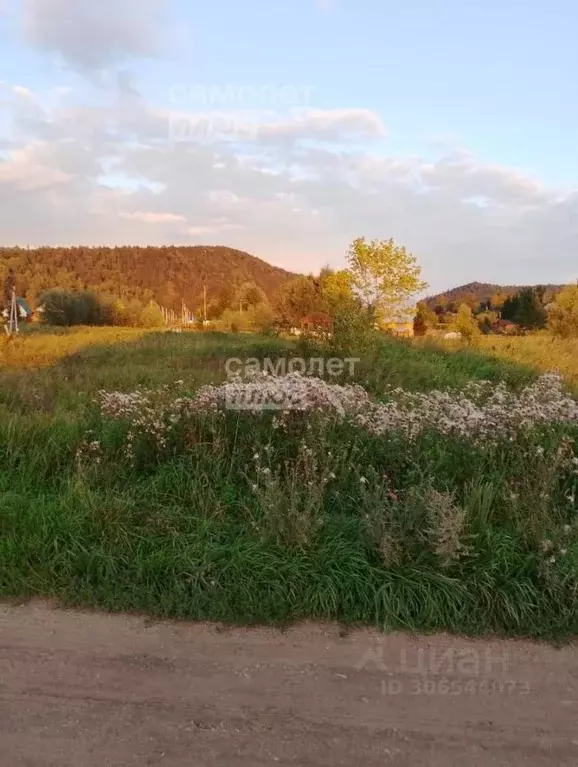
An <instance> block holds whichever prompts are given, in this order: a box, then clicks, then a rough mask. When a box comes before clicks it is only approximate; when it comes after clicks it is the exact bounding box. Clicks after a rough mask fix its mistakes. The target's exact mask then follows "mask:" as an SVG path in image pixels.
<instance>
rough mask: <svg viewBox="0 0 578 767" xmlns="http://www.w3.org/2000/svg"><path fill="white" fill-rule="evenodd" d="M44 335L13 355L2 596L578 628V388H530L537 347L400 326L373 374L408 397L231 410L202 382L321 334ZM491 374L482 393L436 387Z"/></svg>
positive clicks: (260, 614)
mask: <svg viewBox="0 0 578 767" xmlns="http://www.w3.org/2000/svg"><path fill="white" fill-rule="evenodd" d="M44 339H45V340H44ZM44 339H43V338H42V337H41V336H40V335H34V336H31V337H29V338H22V339H17V343H18V346H16V345H15V346H12V347H8V345H7V344H5V345H4V346H3V348H2V349H1V350H0V360H1V362H2V365H1V367H0V409H1V416H2V417H1V418H0V460H1V464H0V466H1V468H0V595H2V596H4V597H19V598H22V597H26V596H31V595H48V596H54V597H57V598H59V599H61V600H63V601H65V602H69V603H75V604H83V605H90V606H99V607H103V608H106V609H111V610H136V611H144V612H147V613H150V614H152V615H157V616H174V617H183V618H194V619H212V620H222V621H233V622H267V621H274V622H284V621H289V620H295V619H299V618H304V617H308V618H322V619H336V620H340V621H344V622H348V623H351V622H362V623H369V624H374V625H378V626H381V627H383V628H384V629H393V628H407V629H419V630H426V631H435V630H452V631H458V632H466V633H481V632H487V631H497V632H503V633H509V634H524V635H531V636H553V635H564V634H574V633H576V632H577V630H578V612H577V610H576V596H577V593H578V525H577V524H576V522H577V510H578V508H577V506H576V502H575V496H576V490H577V485H578V474H577V471H578V468H577V465H578V459H577V458H576V456H577V453H578V449H577V445H578V442H577V438H578V430H577V424H576V422H575V421H572V419H571V418H568V417H566V416H564V417H558V416H557V415H556V413H557V414H558V415H559V414H560V413H564V414H565V413H567V412H569V410H568V408H569V407H571V406H568V404H567V403H566V401H565V400H564V399H563V394H561V393H560V394H559V395H555V397H558V399H556V398H555V397H554V399H552V397H553V396H554V395H552V392H551V389H552V386H551V382H550V384H548V382H546V383H547V385H545V386H544V385H539V386H538V388H535V387H534V388H532V386H533V385H534V384H535V382H536V380H537V377H538V372H537V370H536V368H535V366H533V365H532V364H531V362H532V360H531V359H525V360H524V362H526V363H529V364H524V365H520V364H517V363H515V362H513V361H512V360H510V359H505V358H504V359H497V358H494V357H490V356H487V355H486V354H484V353H482V352H481V351H479V350H478V351H472V350H460V351H457V352H447V351H444V350H443V349H440V348H436V347H427V348H417V347H415V346H412V345H411V344H409V343H405V342H401V341H400V342H395V341H389V342H385V341H384V342H383V343H382V344H380V346H379V348H378V349H377V350H376V351H375V352H372V353H371V355H369V356H366V357H365V358H363V359H362V360H361V361H360V362H359V364H358V365H357V366H356V369H355V382H356V383H358V384H361V385H362V386H363V387H364V389H365V390H366V391H368V392H369V393H370V394H371V396H372V398H374V399H375V402H376V403H379V402H380V401H381V402H383V403H390V405H387V404H382V405H379V404H372V403H371V402H366V401H365V400H364V395H363V392H362V391H360V390H359V389H355V390H348V389H340V388H331V387H325V385H324V384H323V383H322V382H321V383H319V384H316V385H315V386H312V385H309V384H299V383H294V384H292V386H297V387H299V386H302V388H303V391H304V393H305V394H304V397H305V400H304V401H305V402H306V404H307V403H309V404H307V406H306V407H304V409H303V411H291V410H289V411H285V412H281V413H280V412H278V411H266V412H263V413H260V414H255V413H251V412H243V411H231V410H227V409H224V408H223V407H221V406H220V404H219V403H220V402H221V400H219V396H220V395H219V392H221V391H222V390H221V389H218V388H217V389H212V390H211V389H209V390H204V395H203V396H204V398H205V399H204V400H203V401H204V402H205V405H204V406H202V407H201V405H200V404H199V400H197V399H195V395H196V393H197V392H198V391H199V388H200V387H204V386H206V385H208V384H217V385H219V384H223V383H224V382H225V380H226V373H225V361H226V360H227V359H228V358H230V357H236V358H257V359H260V360H263V359H264V358H268V357H269V358H273V359H275V358H278V357H284V356H300V355H301V356H302V355H304V354H306V353H307V354H311V355H313V356H315V355H316V354H319V352H318V350H313V349H309V350H307V349H305V350H304V348H303V347H299V346H297V345H296V344H294V343H293V342H290V341H284V340H281V339H277V338H268V337H257V336H250V335H247V336H245V335H224V334H210V333H206V334H197V333H183V334H178V335H177V334H169V333H158V332H157V333H148V334H146V333H145V334H142V333H141V334H139V333H136V332H133V331H118V330H113V329H109V330H107V329H100V330H84V331H77V332H74V333H66V334H60V335H58V336H46V337H44ZM43 340H44V343H45V345H46V350H45V353H41V350H42V349H43V348H44V346H43V343H42V341H43ZM517 340H518V339H516V341H517ZM520 340H524V339H520ZM16 352H17V353H16ZM484 380H488V381H490V382H491V383H490V385H489V388H486V387H478V389H476V390H472V392H471V393H469V394H468V395H467V397H469V398H470V399H468V400H467V402H466V401H465V400H464V396H465V395H462V394H459V393H457V394H447V395H443V396H442V395H437V394H435V393H434V394H432V391H434V390H437V389H444V388H447V387H450V388H452V389H456V390H462V389H464V388H467V387H468V386H471V382H472V381H474V382H475V381H484ZM500 382H505V387H504V388H503V389H502V387H501V386H500ZM329 383H333V384H338V385H345V384H347V383H348V380H347V379H346V378H344V377H340V378H338V379H336V380H335V381H333V380H332V381H331V382H329ZM540 386H541V387H542V388H540ZM396 387H403V389H404V390H405V393H404V392H395V391H393V390H394V389H395V388H396ZM528 387H530V388H528ZM103 392H104V393H103ZM117 392H120V394H119V393H117ZM493 392H494V393H495V392H497V394H496V395H494V394H493ZM127 393H128V394H130V396H129V397H127V396H123V395H126V394H127ZM411 393H413V395H412V394H411ZM206 403H208V405H207V404H206ZM468 403H469V404H468ZM560 403H562V404H560ZM476 414H477V415H476ZM480 414H481V416H483V417H478V416H480ZM476 419H477V420H476ZM516 419H518V420H516ZM528 419H529V420H532V419H533V420H534V421H535V422H536V423H535V424H534V425H533V426H532V427H531V428H530V427H528V426H527V424H526V422H527V421H528ZM392 424H393V426H392ZM524 424H526V425H524Z"/></svg>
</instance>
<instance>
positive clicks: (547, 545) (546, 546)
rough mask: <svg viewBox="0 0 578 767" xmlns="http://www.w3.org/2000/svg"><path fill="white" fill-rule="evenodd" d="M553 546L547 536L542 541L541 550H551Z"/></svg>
mask: <svg viewBox="0 0 578 767" xmlns="http://www.w3.org/2000/svg"><path fill="white" fill-rule="evenodd" d="M553 548H554V544H553V543H552V541H550V540H548V539H547V538H546V539H544V540H543V541H542V551H543V552H544V553H546V552H548V551H551V550H552V549H553Z"/></svg>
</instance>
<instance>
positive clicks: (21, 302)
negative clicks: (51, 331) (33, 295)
mask: <svg viewBox="0 0 578 767" xmlns="http://www.w3.org/2000/svg"><path fill="white" fill-rule="evenodd" d="M16 302H17V304H18V306H19V307H20V308H21V309H22V311H24V312H26V314H32V309H31V308H30V306H29V305H28V302H27V301H26V299H24V298H17V299H16Z"/></svg>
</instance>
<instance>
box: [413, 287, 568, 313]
mask: <svg viewBox="0 0 578 767" xmlns="http://www.w3.org/2000/svg"><path fill="white" fill-rule="evenodd" d="M523 287H525V286H523V285H494V284H492V283H489V282H469V283H468V284H467V285H460V286H459V287H457V288H452V289H451V290H445V291H443V293H437V294H436V295H435V296H428V297H427V298H426V299H425V301H426V303H427V305H428V306H429V307H430V308H432V309H433V308H434V307H435V306H437V305H439V304H440V302H445V303H448V304H456V305H459V304H460V303H462V302H463V301H464V300H465V299H468V298H471V299H475V301H476V303H478V304H482V303H486V302H487V301H491V300H492V298H493V297H495V296H502V297H507V296H513V295H515V294H516V293H518V292H519V291H520V290H521V289H522V288H523ZM544 287H545V288H546V293H547V294H548V295H552V294H555V293H557V292H558V291H559V290H560V289H561V288H563V287H564V286H563V285H544Z"/></svg>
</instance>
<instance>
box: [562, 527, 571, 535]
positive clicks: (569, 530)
mask: <svg viewBox="0 0 578 767" xmlns="http://www.w3.org/2000/svg"><path fill="white" fill-rule="evenodd" d="M571 530H572V528H571V527H570V525H564V532H565V533H566V535H568V533H570V532H571Z"/></svg>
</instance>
